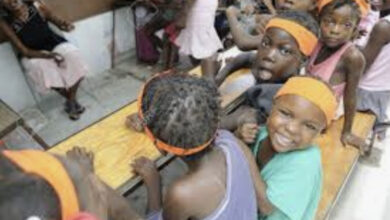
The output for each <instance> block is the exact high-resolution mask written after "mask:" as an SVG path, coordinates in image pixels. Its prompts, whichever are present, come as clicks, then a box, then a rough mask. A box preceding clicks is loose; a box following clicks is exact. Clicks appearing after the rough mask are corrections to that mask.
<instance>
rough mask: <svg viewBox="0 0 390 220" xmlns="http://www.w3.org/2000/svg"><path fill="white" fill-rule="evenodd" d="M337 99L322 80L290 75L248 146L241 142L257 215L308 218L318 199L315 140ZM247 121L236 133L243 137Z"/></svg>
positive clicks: (318, 167)
mask: <svg viewBox="0 0 390 220" xmlns="http://www.w3.org/2000/svg"><path fill="white" fill-rule="evenodd" d="M336 107H337V101H336V97H335V96H334V95H333V91H332V90H331V88H329V87H328V85H326V84H325V83H323V82H322V81H319V80H317V79H314V78H310V77H292V78H290V79H289V80H288V81H287V82H286V83H285V84H284V85H283V87H282V88H281V89H280V90H279V91H278V93H277V94H276V96H275V97H274V105H273V107H272V111H271V115H270V116H269V118H268V120H267V123H266V125H265V127H261V128H260V129H259V130H258V131H256V132H257V134H256V142H255V144H254V145H253V148H252V150H250V149H249V148H248V147H247V146H245V145H243V144H241V145H240V146H241V147H242V149H243V150H244V152H245V155H246V156H247V159H248V162H249V164H250V167H251V174H252V179H253V181H254V185H255V189H256V195H257V206H258V208H259V210H260V218H259V219H265V220H274V219H275V220H284V219H286V220H288V219H300V220H311V219H314V215H315V212H316V209H317V206H318V203H319V199H320V197H321V188H322V166H321V153H320V149H319V147H318V146H316V145H315V144H313V141H314V139H315V138H316V137H318V136H319V135H320V133H321V132H322V131H323V130H324V129H325V128H326V127H327V125H329V124H330V122H331V121H332V119H333V117H334V113H335V111H336ZM248 125H250V124H243V125H242V126H240V128H239V129H238V130H237V131H236V134H237V135H238V136H239V137H241V138H243V137H242V134H244V133H245V130H246V129H247V127H248Z"/></svg>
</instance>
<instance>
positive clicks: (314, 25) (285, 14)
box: [277, 10, 321, 38]
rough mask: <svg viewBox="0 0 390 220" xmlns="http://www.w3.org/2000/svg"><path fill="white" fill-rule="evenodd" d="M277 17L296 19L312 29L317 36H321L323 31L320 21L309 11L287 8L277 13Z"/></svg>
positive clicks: (308, 28) (295, 20)
mask: <svg viewBox="0 0 390 220" xmlns="http://www.w3.org/2000/svg"><path fill="white" fill-rule="evenodd" d="M277 17H279V18H283V19H287V20H290V21H294V22H296V23H298V24H300V25H302V26H303V27H305V28H306V29H307V30H309V31H311V32H312V33H313V34H314V35H315V36H316V37H317V38H320V37H321V36H320V35H321V31H320V27H319V25H318V22H317V21H316V20H315V19H314V18H313V16H311V15H310V14H309V13H307V12H304V11H293V10H287V11H282V12H281V13H280V14H278V15H277Z"/></svg>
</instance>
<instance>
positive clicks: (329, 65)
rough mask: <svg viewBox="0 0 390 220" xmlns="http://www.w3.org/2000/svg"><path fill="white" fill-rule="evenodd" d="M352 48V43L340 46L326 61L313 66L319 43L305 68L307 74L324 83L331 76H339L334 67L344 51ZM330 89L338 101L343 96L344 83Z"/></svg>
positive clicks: (319, 46)
mask: <svg viewBox="0 0 390 220" xmlns="http://www.w3.org/2000/svg"><path fill="white" fill-rule="evenodd" d="M351 46H353V43H351V42H348V43H346V44H345V45H344V46H342V47H341V48H340V49H339V50H338V51H336V52H335V53H334V54H332V55H331V56H330V57H328V58H327V59H326V60H324V61H322V62H321V63H319V64H314V62H315V60H316V59H317V57H318V53H319V52H320V50H321V47H322V44H321V43H319V44H318V45H317V47H316V49H315V50H314V52H313V55H312V57H311V58H310V62H309V65H308V67H307V70H308V73H309V74H310V75H312V76H317V77H319V78H321V79H322V80H324V81H325V82H328V83H329V81H330V79H331V78H332V76H333V74H339V73H338V72H335V71H336V66H337V64H338V62H339V60H340V58H341V56H342V55H343V54H344V53H345V51H346V50H347V49H348V48H350V47H351ZM332 89H333V91H334V93H335V95H336V97H337V99H339V100H340V98H342V97H343V95H344V89H345V82H343V83H340V84H338V85H332Z"/></svg>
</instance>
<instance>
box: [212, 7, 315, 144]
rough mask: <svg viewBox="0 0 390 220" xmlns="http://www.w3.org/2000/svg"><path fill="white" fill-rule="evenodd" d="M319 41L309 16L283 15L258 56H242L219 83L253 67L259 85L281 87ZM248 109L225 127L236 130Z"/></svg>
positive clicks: (222, 74) (273, 24) (269, 28)
mask: <svg viewBox="0 0 390 220" xmlns="http://www.w3.org/2000/svg"><path fill="white" fill-rule="evenodd" d="M318 37H319V27H318V24H317V22H316V21H315V20H314V19H313V18H312V17H311V16H310V15H309V14H307V13H304V12H299V11H286V12H283V13H281V14H280V15H278V16H277V17H275V18H273V19H271V20H270V22H269V23H268V26H267V28H266V32H265V34H264V37H263V38H262V41H260V43H259V47H258V51H257V54H252V53H250V54H244V55H240V56H239V57H237V58H236V59H235V60H234V61H232V62H231V63H228V64H227V65H226V67H225V68H224V69H223V70H221V71H220V72H219V73H218V75H217V76H216V83H217V84H220V83H221V82H223V80H224V78H225V77H226V76H227V75H228V74H229V73H230V72H234V71H235V70H237V69H241V68H243V67H252V74H253V77H254V78H255V80H256V83H257V84H259V85H261V84H264V83H270V84H274V85H275V84H279V86H280V84H281V83H284V82H285V81H286V80H287V79H288V78H289V77H291V76H293V75H298V73H299V71H300V69H301V68H302V67H304V65H305V63H306V61H307V59H308V56H309V55H310V54H311V53H312V51H313V50H314V48H315V46H316V44H317V42H318ZM273 87H274V88H275V86H273ZM260 89H262V88H260ZM272 90H273V92H271V95H270V96H268V99H269V100H272V97H273V95H272V93H274V92H275V91H276V89H272ZM252 91H253V90H252ZM251 94H256V92H253V93H252V92H251ZM250 99H255V97H251V98H250ZM254 106H256V105H254ZM244 109H247V106H244V107H242V108H241V110H240V109H239V110H237V111H236V112H235V113H233V114H231V115H229V116H227V117H226V118H225V119H224V120H222V124H221V126H222V127H223V128H226V129H228V130H235V129H236V128H237V125H238V124H239V121H240V120H241V119H245V120H246V119H247V118H248V115H246V114H245V113H244V112H245V111H246V110H244ZM257 109H258V110H259V108H257ZM252 141H253V140H252Z"/></svg>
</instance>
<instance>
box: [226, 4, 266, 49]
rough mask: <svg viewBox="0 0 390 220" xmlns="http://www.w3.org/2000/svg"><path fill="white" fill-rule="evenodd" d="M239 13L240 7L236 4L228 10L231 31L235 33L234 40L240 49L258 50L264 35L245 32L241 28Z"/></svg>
mask: <svg viewBox="0 0 390 220" xmlns="http://www.w3.org/2000/svg"><path fill="white" fill-rule="evenodd" d="M238 13H239V11H238V9H237V8H235V7H234V6H230V7H229V8H228V9H227V10H226V16H227V18H228V22H229V27H230V32H231V33H232V35H233V39H234V42H235V43H236V45H237V47H238V48H239V49H240V50H243V51H248V50H256V49H257V47H258V45H259V44H260V42H261V39H262V38H263V35H257V36H251V35H249V34H247V33H245V31H244V30H242V29H241V26H240V23H239V22H238V19H237V14H238Z"/></svg>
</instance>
